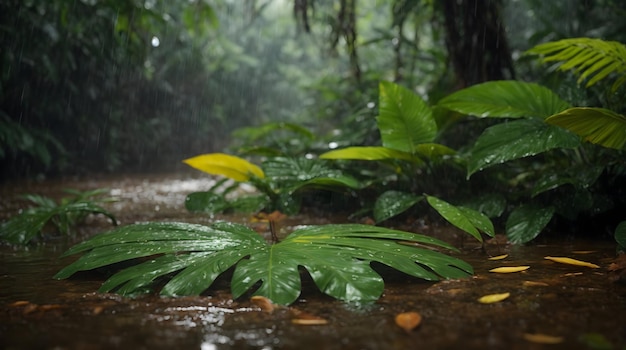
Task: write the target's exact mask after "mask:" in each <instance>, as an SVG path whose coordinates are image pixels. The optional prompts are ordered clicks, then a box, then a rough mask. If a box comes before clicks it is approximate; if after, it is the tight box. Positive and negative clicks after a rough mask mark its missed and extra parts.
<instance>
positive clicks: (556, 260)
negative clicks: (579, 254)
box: [545, 256, 600, 269]
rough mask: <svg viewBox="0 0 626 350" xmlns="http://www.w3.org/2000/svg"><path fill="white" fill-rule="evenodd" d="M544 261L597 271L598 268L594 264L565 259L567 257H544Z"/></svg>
mask: <svg viewBox="0 0 626 350" xmlns="http://www.w3.org/2000/svg"><path fill="white" fill-rule="evenodd" d="M545 259H548V260H552V261H554V262H558V263H561V264H568V265H576V266H586V267H591V268H592V269H597V268H599V267H600V266H598V265H596V264H592V263H589V262H586V261H581V260H576V259H572V258H567V257H554V256H546V257H545Z"/></svg>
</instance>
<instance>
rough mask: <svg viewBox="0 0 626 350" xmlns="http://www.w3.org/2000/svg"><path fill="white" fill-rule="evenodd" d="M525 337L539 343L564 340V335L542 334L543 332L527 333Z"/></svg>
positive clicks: (553, 342) (552, 342) (556, 342)
mask: <svg viewBox="0 0 626 350" xmlns="http://www.w3.org/2000/svg"><path fill="white" fill-rule="evenodd" d="M524 339H526V340H528V341H529V342H533V343H539V344H559V343H562V342H563V337H557V336H553V335H547V334H541V333H535V334H530V333H525V334H524Z"/></svg>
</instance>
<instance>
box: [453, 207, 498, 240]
mask: <svg viewBox="0 0 626 350" xmlns="http://www.w3.org/2000/svg"><path fill="white" fill-rule="evenodd" d="M457 209H459V210H460V211H461V213H462V214H463V215H465V217H466V218H467V219H468V220H469V221H470V222H471V223H472V225H474V227H476V228H477V229H479V230H480V231H481V232H484V233H485V234H486V235H488V236H489V237H493V236H495V235H496V231H495V229H494V228H493V223H492V222H491V220H490V219H489V217H487V215H485V214H483V213H481V212H479V211H477V210H474V209H471V208H467V207H462V206H457Z"/></svg>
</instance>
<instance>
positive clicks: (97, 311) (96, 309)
mask: <svg viewBox="0 0 626 350" xmlns="http://www.w3.org/2000/svg"><path fill="white" fill-rule="evenodd" d="M102 311H104V306H95V307H94V308H93V309H91V314H92V315H94V316H97V315H100V314H101V313H102Z"/></svg>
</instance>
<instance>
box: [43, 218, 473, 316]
mask: <svg viewBox="0 0 626 350" xmlns="http://www.w3.org/2000/svg"><path fill="white" fill-rule="evenodd" d="M411 242H413V243H419V244H420V245H427V246H430V248H427V249H424V248H421V247H418V246H416V245H409V244H410V243H411ZM433 248H444V249H451V250H455V249H454V247H452V246H450V245H449V244H447V243H445V242H443V241H440V240H437V239H435V238H431V237H427V236H423V235H420V234H414V233H408V232H402V231H396V230H391V229H386V228H382V227H376V226H370V225H325V226H308V227H304V228H301V229H298V230H296V231H294V232H293V233H291V234H290V235H289V236H287V237H286V238H285V239H284V240H283V241H281V242H279V243H277V244H274V245H269V244H267V243H266V242H265V241H264V240H263V239H262V238H261V236H259V235H258V234H257V233H256V232H254V231H252V230H251V229H249V228H247V227H245V226H243V225H238V224H232V223H215V224H213V225H211V226H202V225H196V224H185V223H175V222H169V223H144V224H135V225H129V226H125V227H120V228H117V229H116V230H113V231H111V232H108V233H104V234H100V235H97V236H94V237H93V238H91V239H90V240H88V241H85V242H83V243H81V244H78V245H76V246H74V247H72V248H70V250H68V251H67V252H66V253H65V254H64V256H65V255H71V254H76V253H83V256H82V257H80V258H79V259H78V260H76V261H75V262H73V263H72V264H70V265H68V266H67V267H65V268H64V269H62V270H61V271H59V272H58V273H57V274H56V275H55V278H67V277H70V276H71V275H73V274H74V273H76V272H78V271H83V270H91V269H95V268H99V267H103V266H107V265H112V264H116V263H119V262H123V261H127V262H128V263H129V264H132V263H135V264H136V265H133V266H130V267H128V268H126V269H124V270H121V271H119V272H117V273H116V274H114V275H113V276H111V277H110V278H109V279H108V280H107V281H106V282H105V283H104V284H103V286H102V287H101V288H100V291H102V292H108V291H116V292H118V293H122V294H126V295H133V294H137V293H145V292H146V291H148V290H149V289H150V288H153V287H155V283H156V284H157V285H158V282H157V280H159V281H160V280H162V279H164V278H171V279H170V281H169V282H168V283H167V284H166V285H165V286H164V287H163V288H162V289H161V294H162V295H169V296H176V295H197V294H199V293H202V292H203V291H204V290H206V289H207V288H209V287H210V286H211V284H212V283H213V282H214V281H215V279H216V278H217V277H218V276H220V275H221V274H222V273H224V272H225V271H227V270H229V269H230V268H231V267H233V266H235V272H234V274H233V277H232V281H231V289H232V293H233V296H234V297H235V298H237V297H239V296H241V295H243V294H244V293H246V292H247V291H249V290H251V289H252V288H253V287H255V286H258V289H256V290H255V291H254V294H256V295H261V296H265V297H267V298H269V299H271V300H272V301H273V302H275V303H278V304H290V303H292V302H294V301H295V300H296V298H297V297H298V296H299V294H300V291H301V282H300V271H301V270H300V267H303V268H304V269H305V270H306V271H307V272H308V273H309V274H310V275H311V277H312V279H313V281H314V282H315V284H316V285H317V286H318V288H319V289H320V290H321V291H322V292H324V293H326V294H328V295H330V296H332V297H335V298H338V299H341V300H348V301H372V300H375V299H377V298H379V297H380V295H381V294H382V292H383V284H384V281H383V279H382V277H381V276H380V275H378V273H377V272H376V271H375V270H373V269H372V267H371V266H370V263H371V262H373V261H377V262H379V263H382V264H385V265H388V266H389V267H391V268H394V269H396V270H398V271H401V272H404V273H406V274H409V275H410V276H414V277H418V278H424V279H427V280H438V279H440V278H461V277H466V276H468V275H469V274H471V273H473V271H472V268H471V266H470V265H468V264H467V263H465V262H463V261H462V260H459V259H457V258H454V257H450V256H447V255H445V254H442V253H439V252H437V251H434V250H433ZM137 258H143V259H141V260H139V259H137ZM146 259H147V260H146ZM139 261H141V262H139Z"/></svg>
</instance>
